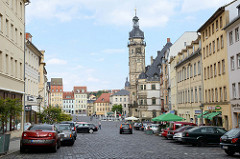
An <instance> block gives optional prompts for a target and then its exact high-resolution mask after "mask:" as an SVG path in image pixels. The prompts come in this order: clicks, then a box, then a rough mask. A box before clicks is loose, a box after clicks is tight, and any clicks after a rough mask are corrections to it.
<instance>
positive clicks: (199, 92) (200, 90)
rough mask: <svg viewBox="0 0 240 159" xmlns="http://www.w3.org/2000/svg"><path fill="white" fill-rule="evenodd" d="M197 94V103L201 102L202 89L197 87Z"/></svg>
mask: <svg viewBox="0 0 240 159" xmlns="http://www.w3.org/2000/svg"><path fill="white" fill-rule="evenodd" d="M198 90H199V91H198V94H199V102H202V88H201V87H199V88H198Z"/></svg>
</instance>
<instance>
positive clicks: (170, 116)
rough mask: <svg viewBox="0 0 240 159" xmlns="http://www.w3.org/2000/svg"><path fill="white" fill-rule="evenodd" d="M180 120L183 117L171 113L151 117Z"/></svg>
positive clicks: (161, 119)
mask: <svg viewBox="0 0 240 159" xmlns="http://www.w3.org/2000/svg"><path fill="white" fill-rule="evenodd" d="M182 120H185V119H184V118H182V117H180V116H177V115H174V114H172V113H167V114H162V115H159V116H157V117H156V118H153V119H152V121H182Z"/></svg>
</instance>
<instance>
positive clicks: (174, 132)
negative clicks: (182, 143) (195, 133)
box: [167, 126, 194, 139]
mask: <svg viewBox="0 0 240 159" xmlns="http://www.w3.org/2000/svg"><path fill="white" fill-rule="evenodd" d="M193 127H194V126H183V127H180V128H178V129H176V130H169V131H168V134H167V139H173V136H174V134H176V133H180V132H183V131H185V130H189V129H192V128H193ZM175 138H177V137H175Z"/></svg>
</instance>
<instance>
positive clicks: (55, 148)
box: [52, 143, 58, 152]
mask: <svg viewBox="0 0 240 159" xmlns="http://www.w3.org/2000/svg"><path fill="white" fill-rule="evenodd" d="M57 147H58V144H57V143H56V144H55V145H54V146H53V148H52V152H57V149H58V148H57Z"/></svg>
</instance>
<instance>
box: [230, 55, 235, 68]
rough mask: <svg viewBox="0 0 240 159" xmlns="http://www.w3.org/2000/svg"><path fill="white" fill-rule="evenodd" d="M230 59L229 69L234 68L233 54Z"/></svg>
mask: <svg viewBox="0 0 240 159" xmlns="http://www.w3.org/2000/svg"><path fill="white" fill-rule="evenodd" d="M230 59H231V70H234V56H232V57H231V58H230Z"/></svg>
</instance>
